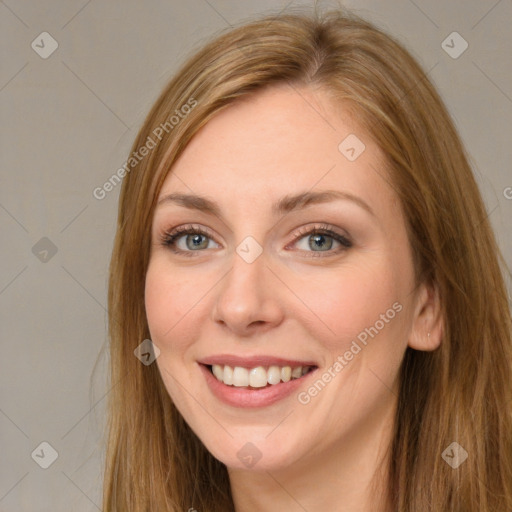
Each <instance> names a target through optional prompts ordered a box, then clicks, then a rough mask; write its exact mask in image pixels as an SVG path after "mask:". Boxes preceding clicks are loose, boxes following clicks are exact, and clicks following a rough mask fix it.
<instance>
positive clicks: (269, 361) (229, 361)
mask: <svg viewBox="0 0 512 512" xmlns="http://www.w3.org/2000/svg"><path fill="white" fill-rule="evenodd" d="M198 363H200V364H204V365H209V366H211V365H212V364H219V365H222V366H224V365H228V366H241V367H243V368H256V367H257V366H264V367H267V366H291V367H292V368H296V367H298V366H318V365H317V363H315V362H314V361H296V360H292V359H284V358H282V357H275V356H267V355H258V356H250V357H240V356H235V355H232V354H219V355H215V356H210V357H205V358H204V359H201V360H200V361H198Z"/></svg>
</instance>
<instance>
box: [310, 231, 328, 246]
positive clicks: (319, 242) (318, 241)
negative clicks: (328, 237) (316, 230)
mask: <svg viewBox="0 0 512 512" xmlns="http://www.w3.org/2000/svg"><path fill="white" fill-rule="evenodd" d="M312 238H313V240H314V242H313V243H314V247H320V248H321V247H323V244H325V236H324V235H322V234H318V235H313V236H312ZM314 247H313V246H312V248H314Z"/></svg>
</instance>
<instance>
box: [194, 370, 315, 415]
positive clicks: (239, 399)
mask: <svg viewBox="0 0 512 512" xmlns="http://www.w3.org/2000/svg"><path fill="white" fill-rule="evenodd" d="M199 366H200V368H201V371H202V372H203V374H204V376H205V378H206V382H207V383H208V386H209V387H210V390H211V391H212V393H213V394H214V395H215V396H216V397H217V398H218V399H219V400H221V401H222V402H224V403H226V404H228V405H232V406H234V407H250V408H253V407H267V406H269V405H272V404H274V403H276V402H278V401H279V400H282V399H284V398H286V397H288V396H290V395H291V394H292V393H293V392H294V391H297V389H298V388H299V387H301V386H302V385H303V384H304V382H305V381H306V379H308V378H309V377H310V376H311V375H313V374H314V373H315V372H316V370H317V369H318V368H316V369H315V370H313V371H311V372H309V373H307V374H306V375H303V376H302V377H300V378H299V379H293V380H289V381H288V382H281V383H280V384H274V385H272V386H268V387H265V388H261V389H246V388H239V387H236V386H228V385H226V384H224V383H223V382H221V381H219V380H217V378H216V377H215V376H214V375H213V374H212V373H211V372H210V370H209V369H208V367H207V366H205V365H204V364H199Z"/></svg>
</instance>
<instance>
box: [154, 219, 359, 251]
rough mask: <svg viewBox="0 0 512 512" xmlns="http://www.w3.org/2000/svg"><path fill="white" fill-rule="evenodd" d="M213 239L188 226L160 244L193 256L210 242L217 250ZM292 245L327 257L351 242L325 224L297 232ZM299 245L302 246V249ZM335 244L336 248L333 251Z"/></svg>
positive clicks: (207, 247) (203, 229) (201, 230)
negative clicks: (324, 254) (325, 254)
mask: <svg viewBox="0 0 512 512" xmlns="http://www.w3.org/2000/svg"><path fill="white" fill-rule="evenodd" d="M213 238H214V237H213V234H212V233H211V232H210V231H209V230H208V229H205V228H198V227H195V226H193V225H192V224H189V225H187V226H180V227H178V228H176V229H173V230H171V231H170V232H165V233H164V234H163V235H162V237H161V243H162V245H164V246H165V247H168V248H169V249H170V250H171V251H172V252H174V253H176V254H183V255H184V256H194V253H198V252H201V251H202V250H203V249H211V248H212V247H211V246H210V242H212V243H213V244H215V245H216V246H217V248H218V244H217V243H216V242H215V241H214V240H213ZM292 244H293V245H296V246H298V248H299V249H300V250H301V251H302V252H306V253H307V252H309V253H316V254H310V255H309V256H311V257H318V256H321V254H320V253H327V255H328V256H329V255H332V254H337V253H340V252H342V251H345V250H347V249H348V248H350V247H352V242H351V241H350V240H349V239H348V238H347V237H346V236H344V235H342V234H341V233H338V232H336V231H335V230H334V228H332V227H331V226H329V225H327V224H321V225H317V226H314V227H312V228H303V229H301V230H299V231H298V233H297V234H296V236H295V238H294V241H293V242H292ZM299 244H302V247H300V246H299ZM336 244H337V245H338V248H337V249H334V250H333V249H332V248H333V246H335V245H336Z"/></svg>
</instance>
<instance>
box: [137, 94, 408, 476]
mask: <svg viewBox="0 0 512 512" xmlns="http://www.w3.org/2000/svg"><path fill="white" fill-rule="evenodd" d="M363 144H364V146H363ZM190 227H192V228H194V229H196V230H199V231H200V232H203V234H201V233H199V234H197V233H194V232H189V231H188V230H189V228H190ZM176 228H180V230H181V231H179V233H178V234H177V236H176V237H173V234H175V233H174V232H175V230H176ZM175 251H177V252H175ZM145 294H146V295H145V301H146V311H147V319H148V323H149V328H150V333H151V338H152V341H153V343H154V344H155V345H156V346H157V347H158V349H159V350H160V355H159V357H158V358H157V360H156V363H157V365H158V368H159V371H160V374H161V376H162V379H163V382H164V383H165V386H166V389H167V390H168V392H169V395H170V396H171V398H172V400H173V401H174V403H175V404H176V406H177V408H178V409H179V411H180V412H181V414H182V415H183V417H184V418H185V420H186V421H187V423H188V424H189V425H190V427H191V428H192V429H193V430H194V432H195V433H196V434H197V435H198V437H199V438H200V439H201V440H202V442H203V443H204V444H205V446H206V447H207V448H208V450H209V451H210V452H211V453H212V454H213V455H214V456H215V457H216V458H217V459H219V460H221V461H222V462H223V463H225V464H226V465H227V466H228V467H230V468H241V469H244V468H251V467H253V466H254V467H255V469H262V470H263V469H267V470H268V469H277V468H283V467H287V466H289V465H290V464H293V463H294V462H295V461H298V460H299V459H301V460H302V461H308V460H313V459H314V458H315V457H316V458H318V457H320V458H321V457H324V456H327V455H328V454H329V453H330V450H332V449H333V448H334V447H337V448H342V447H344V448H345V449H346V450H347V453H348V450H356V447H357V446H359V445H360V443H364V439H366V440H368V439H370V437H369V436H370V435H371V434H372V433H373V439H376V438H378V437H379V435H380V434H379V432H382V431H383V429H384V428H385V426H387V427H389V426H390V425H391V419H392V414H393V407H394V405H395V404H396V388H397V386H396V385H397V376H398V370H399V365H400V362H401V360H402V358H403V355H404V351H405V349H406V347H407V344H408V340H409V338H410V336H411V333H412V331H413V329H414V325H415V324H414V318H415V313H416V309H417V301H416V297H417V292H416V290H415V289H414V279H413V265H412V256H411V251H410V248H409V244H408V240H407V235H406V229H405V224H404V219H403V216H402V213H401V209H400V206H399V202H398V198H397V196H396V193H395V191H394V190H393V188H392V187H391V186H390V183H389V181H388V179H387V175H386V173H385V171H384V165H383V156H382V153H381V152H380V151H379V149H378V148H377V146H376V145H375V143H374V142H372V140H370V138H369V137H368V136H367V134H366V133H364V132H363V131H361V129H360V128H359V127H358V125H357V124H356V123H355V121H354V119H353V118H351V117H350V116H349V114H348V112H347V111H346V110H344V109H343V108H340V107H335V106H334V104H333V103H331V102H330V100H329V99H328V96H327V95H326V94H325V93H324V92H322V91H321V90H316V91H314V90H313V89H310V88H300V89H292V88H291V87H289V86H288V85H280V86H274V87H272V88H268V89H266V90H264V91H260V92H259V93H257V94H256V95H253V96H252V97H250V98H248V99H244V100H242V101H239V102H237V103H235V104H233V105H231V106H230V107H228V108H227V109H225V110H224V111H222V112H220V113H219V114H218V115H217V116H216V117H215V118H213V119H212V120H211V121H209V122H208V123H207V124H206V125H205V126H204V127H203V128H202V129H201V131H200V132H198V133H197V135H196V136H195V137H194V139H193V140H192V141H191V142H190V143H189V145H188V147H187V148H186V149H185V151H184V153H183V154H182V155H181V157H180V158H179V160H178V161H177V162H176V163H175V165H174V166H173V168H172V171H171V172H170V173H169V174H168V176H167V179H166V180H165V183H164V185H163V187H162V189H161V192H160V195H159V203H158V206H157V208H156V211H155V215H154V219H153V225H152V248H151V258H150V263H149V268H148V271H147V276H146V291H145ZM213 363H215V364H216V365H218V366H215V372H216V373H217V375H218V377H219V378H220V379H222V380H226V382H227V384H226V383H223V381H221V380H218V378H217V377H215V376H213V375H212V373H211V372H210V369H209V366H210V365H213ZM225 366H228V368H225ZM308 366H309V367H311V366H313V367H315V368H316V369H314V371H312V372H310V373H306V374H305V375H304V376H301V377H300V378H297V379H295V378H293V376H299V375H301V374H302V373H303V371H306V370H307V367H308ZM300 367H302V368H303V371H301V370H300V369H297V368H300ZM290 370H292V376H290ZM288 379H290V380H288ZM269 380H270V382H271V384H268V381H269ZM284 381H287V382H284ZM277 382H279V383H277ZM234 384H238V385H234ZM248 384H249V385H250V387H248ZM263 386H265V387H263Z"/></svg>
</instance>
